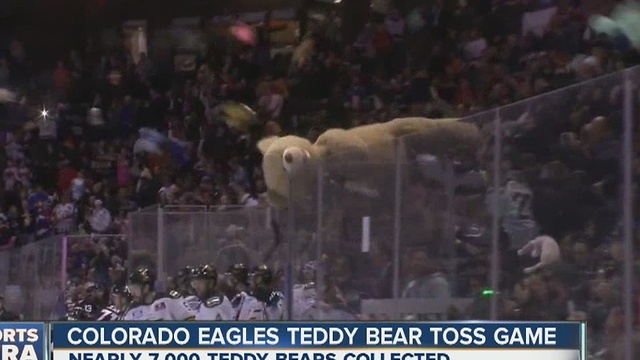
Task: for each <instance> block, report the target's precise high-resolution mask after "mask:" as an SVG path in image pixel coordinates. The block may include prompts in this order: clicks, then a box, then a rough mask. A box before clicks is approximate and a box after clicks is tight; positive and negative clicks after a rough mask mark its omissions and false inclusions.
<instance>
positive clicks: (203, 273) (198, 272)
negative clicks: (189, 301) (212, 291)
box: [191, 264, 218, 280]
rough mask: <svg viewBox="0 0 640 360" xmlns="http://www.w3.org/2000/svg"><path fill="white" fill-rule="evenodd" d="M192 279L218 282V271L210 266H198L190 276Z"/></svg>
mask: <svg viewBox="0 0 640 360" xmlns="http://www.w3.org/2000/svg"><path fill="white" fill-rule="evenodd" d="M191 278H192V279H207V280H218V269H216V267H215V266H213V265H211V264H207V265H200V266H198V267H197V268H195V269H194V271H193V272H192V274H191Z"/></svg>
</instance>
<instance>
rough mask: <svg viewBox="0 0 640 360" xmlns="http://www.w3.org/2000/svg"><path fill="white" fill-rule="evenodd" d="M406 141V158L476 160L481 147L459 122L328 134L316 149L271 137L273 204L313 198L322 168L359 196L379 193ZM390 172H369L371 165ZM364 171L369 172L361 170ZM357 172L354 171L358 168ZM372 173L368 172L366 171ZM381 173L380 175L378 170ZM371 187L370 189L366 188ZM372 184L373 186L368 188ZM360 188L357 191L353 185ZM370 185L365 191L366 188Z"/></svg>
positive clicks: (422, 121)
mask: <svg viewBox="0 0 640 360" xmlns="http://www.w3.org/2000/svg"><path fill="white" fill-rule="evenodd" d="M406 135H412V136H408V137H405V141H404V146H405V149H406V151H403V152H402V153H404V155H403V156H405V157H406V155H407V154H408V153H415V154H425V153H427V154H432V155H435V156H438V157H443V158H450V159H453V158H461V157H462V158H469V157H473V158H475V157H477V154H478V152H479V149H480V148H481V146H482V140H481V133H480V130H479V129H478V128H477V127H476V126H475V125H474V124H471V123H467V122H464V121H459V120H458V119H427V118H420V117H409V118H398V119H394V120H391V121H389V122H385V123H377V124H370V125H363V126H358V127H355V128H351V129H348V130H344V129H329V130H327V131H325V132H324V133H323V134H321V135H320V136H319V137H318V139H317V140H316V142H315V143H311V142H310V141H309V140H307V139H305V138H302V137H298V136H293V135H288V136H272V137H268V138H264V139H262V140H261V141H259V142H258V149H259V150H260V152H261V153H262V155H263V161H262V168H263V172H264V178H265V183H266V185H267V189H268V192H267V196H268V200H269V203H270V204H271V205H272V206H275V207H287V206H288V204H289V197H290V194H292V195H293V200H296V199H299V198H302V197H303V196H304V195H308V194H311V193H312V191H313V189H314V188H313V184H314V183H315V180H316V179H317V171H316V170H315V169H317V166H318V165H320V164H323V165H324V166H325V169H326V173H327V175H328V177H329V178H330V179H338V178H339V179H341V181H342V182H343V183H344V184H345V187H350V186H351V189H352V190H354V191H361V192H366V193H369V194H370V195H371V194H372V193H373V194H374V193H375V192H376V191H377V189H375V181H371V179H372V178H373V179H375V178H378V179H379V178H384V177H386V178H389V177H391V176H392V174H389V173H384V172H385V171H383V170H382V169H394V166H393V164H395V163H396V161H404V160H406V159H401V158H397V154H398V152H397V151H396V144H397V140H398V139H399V138H400V137H403V136H406ZM379 164H385V165H389V166H383V167H375V166H372V167H370V168H368V167H367V165H379ZM361 165H364V167H361ZM354 167H355V168H356V170H355V171H354V169H353V168H354ZM367 169H369V170H367ZM375 169H379V171H377V170H375ZM367 182H368V183H369V184H366V183H367ZM372 183H373V187H374V188H372V186H367V185H370V184H372ZM354 184H356V185H354ZM363 184H365V185H364V186H362V185H363Z"/></svg>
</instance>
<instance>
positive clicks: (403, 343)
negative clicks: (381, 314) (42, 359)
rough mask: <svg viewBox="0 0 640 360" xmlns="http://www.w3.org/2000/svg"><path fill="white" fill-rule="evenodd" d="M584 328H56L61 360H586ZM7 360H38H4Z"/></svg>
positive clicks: (316, 324) (87, 325)
mask: <svg viewBox="0 0 640 360" xmlns="http://www.w3.org/2000/svg"><path fill="white" fill-rule="evenodd" d="M585 331H586V327H585V325H584V324H581V323H498V322H488V323H481V322H468V323H463V322H452V323H405V322H402V323H373V322H359V323H335V322H313V323H266V322H262V323H245V322H229V323H227V322H215V323H202V322H187V323H175V322H172V323H163V322H145V323H133V322H132V323H129V322H114V323H71V322H67V323H54V324H53V332H52V334H53V335H52V336H53V338H52V339H51V340H52V343H53V344H54V345H53V349H52V352H53V358H54V360H476V359H478V358H479V357H486V358H487V359H492V360H513V359H518V360H529V359H531V360H533V359H536V360H538V359H547V360H586V356H585V355H586V353H585V351H584V350H585V344H586V338H585ZM1 360H32V359H20V358H17V359H16V358H4V357H3V359H1Z"/></svg>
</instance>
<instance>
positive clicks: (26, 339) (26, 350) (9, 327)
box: [0, 322, 49, 360]
mask: <svg viewBox="0 0 640 360" xmlns="http://www.w3.org/2000/svg"><path fill="white" fill-rule="evenodd" d="M46 329H47V326H46V325H45V324H43V323H29V322H24V323H23V322H20V323H15V322H0V359H1V360H47V359H48V358H49V356H48V352H47V349H48V347H49V337H48V336H47V331H46Z"/></svg>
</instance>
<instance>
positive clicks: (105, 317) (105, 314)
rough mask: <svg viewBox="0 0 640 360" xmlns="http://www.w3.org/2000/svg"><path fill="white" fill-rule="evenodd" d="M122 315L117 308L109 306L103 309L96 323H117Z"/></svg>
mask: <svg viewBox="0 0 640 360" xmlns="http://www.w3.org/2000/svg"><path fill="white" fill-rule="evenodd" d="M121 315H122V314H121V312H120V311H118V309H116V308H115V306H109V307H106V308H104V309H102V311H101V312H100V315H98V318H97V319H96V321H117V320H119V319H120V316H121Z"/></svg>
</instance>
